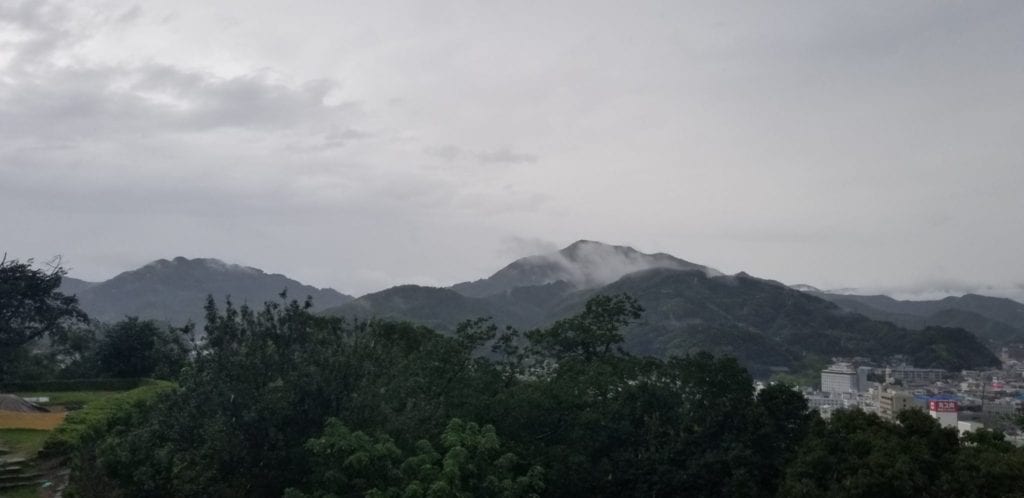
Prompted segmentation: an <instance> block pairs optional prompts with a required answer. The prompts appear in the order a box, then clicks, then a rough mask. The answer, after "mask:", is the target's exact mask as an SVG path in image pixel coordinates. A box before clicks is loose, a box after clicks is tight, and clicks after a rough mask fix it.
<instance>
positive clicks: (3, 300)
mask: <svg viewBox="0 0 1024 498" xmlns="http://www.w3.org/2000/svg"><path fill="white" fill-rule="evenodd" d="M65 274H66V272H65V270H64V269H63V268H61V267H60V266H59V264H58V265H53V266H52V267H51V268H49V269H42V268H38V267H35V266H34V265H33V261H32V260H27V261H25V262H21V261H18V260H16V259H15V260H7V259H6V256H5V257H4V258H3V260H0V381H4V380H10V379H11V378H12V377H13V376H15V375H16V374H17V368H18V367H19V365H24V364H25V363H26V362H29V363H30V362H31V353H32V351H31V350H30V349H29V346H31V345H32V344H33V343H34V342H35V341H37V340H39V339H42V338H44V337H45V338H49V339H51V340H54V341H60V340H62V339H63V338H65V337H66V336H67V334H68V332H69V331H70V330H72V329H73V328H74V327H77V326H82V325H84V324H86V323H87V321H88V316H86V314H85V312H83V311H82V310H81V309H80V308H79V307H78V300H77V299H76V298H75V297H74V296H66V295H64V294H62V293H60V292H59V291H58V290H57V289H58V288H59V287H60V283H61V279H62V278H63V276H64V275H65Z"/></svg>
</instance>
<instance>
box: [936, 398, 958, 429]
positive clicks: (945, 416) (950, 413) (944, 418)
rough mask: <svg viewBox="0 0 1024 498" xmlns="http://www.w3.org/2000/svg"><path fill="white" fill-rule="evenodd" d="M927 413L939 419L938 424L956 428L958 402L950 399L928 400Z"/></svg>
mask: <svg viewBox="0 0 1024 498" xmlns="http://www.w3.org/2000/svg"><path fill="white" fill-rule="evenodd" d="M928 414H930V415H931V416H932V417H935V419H936V420H938V421H939V425H941V426H943V427H952V428H954V429H958V424H957V422H958V421H959V418H960V403H958V402H956V401H955V400H951V399H931V400H928Z"/></svg>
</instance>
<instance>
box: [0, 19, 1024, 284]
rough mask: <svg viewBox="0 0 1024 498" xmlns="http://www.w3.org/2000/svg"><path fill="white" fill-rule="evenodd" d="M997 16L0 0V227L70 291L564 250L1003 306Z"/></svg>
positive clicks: (1012, 123) (1017, 77)
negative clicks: (165, 272)
mask: <svg viewBox="0 0 1024 498" xmlns="http://www.w3.org/2000/svg"><path fill="white" fill-rule="evenodd" d="M1022 25H1024V5H1021V4H1020V3H1019V2H1014V1H1003V2H989V3H986V4H984V5H979V4H935V3H933V2H924V1H921V2H904V3H901V4H899V5H896V6H894V5H892V4H890V3H887V2H858V3H856V4H831V5H826V4H823V3H815V2H800V1H792V2H782V3H773V4H771V5H767V4H766V5H764V6H758V5H750V4H749V3H742V2H737V3H731V2H687V3H685V4H682V3H677V2H654V1H652V2H641V3H636V4H630V5H626V4H622V3H618V2H555V3H549V4H544V5H540V4H537V5H528V4H514V5H513V4H509V5H497V4H488V3H485V4H480V3H474V2H459V1H452V2H443V3H438V2H395V3H391V2H388V3H387V5H385V4H383V3H381V4H377V3H372V4H367V3H366V2H331V3H330V5H324V4H323V3H322V2H312V1H310V2H291V3H289V5H288V8H287V9H282V8H281V5H280V4H278V3H274V2H263V1H253V2H244V3H242V2H238V3H235V2H215V3H210V2H199V1H175V2H170V1H163V0H154V1H152V2H146V3H143V4H135V3H132V2H126V1H119V0H95V1H74V2H72V1H64V0H46V1H44V0H22V1H13V2H3V3H0V176H2V178H3V181H2V182H0V231H2V232H3V233H5V234H8V236H7V237H4V240H3V243H4V249H5V250H7V251H8V252H10V253H12V254H14V255H17V256H20V257H32V256H35V257H38V258H41V259H45V258H46V257H48V256H51V255H53V254H63V255H64V256H65V261H67V262H69V264H71V265H72V266H73V267H74V268H75V272H74V273H75V274H77V275H78V276H80V277H84V278H95V279H99V278H107V277H109V276H111V275H113V274H114V273H117V272H118V271H121V270H124V269H127V268H130V267H134V266H138V265H141V264H143V263H145V262H147V261H150V260H154V259H157V258H161V257H163V258H167V257H173V256H177V255H184V256H192V257H195V256H203V257H218V258H220V259H224V260H226V261H231V262H237V263H241V264H246V265H251V266H258V267H261V268H264V269H267V270H268V271H274V272H281V273H286V274H289V275H290V276H293V277H295V278H298V279H300V280H303V281H306V282H309V283H312V284H315V285H321V286H326V285H329V286H333V287H336V288H338V289H339V290H342V291H345V292H353V293H359V292H363V291H371V290H376V289H379V288H381V287H385V286H388V285H393V284H396V283H401V282H417V283H426V284H449V283H452V282H456V281H460V280H467V279H472V278H478V277H480V276H483V275H485V274H489V273H490V272H492V271H494V270H496V269H497V268H499V267H501V266H502V265H503V264H504V263H506V262H507V261H508V259H509V258H508V256H509V251H510V250H511V251H513V252H516V251H521V250H522V247H525V245H524V244H510V242H509V241H531V242H530V244H527V245H529V246H531V247H534V246H543V247H547V248H550V247H551V246H552V245H555V246H558V245H564V244H565V243H567V242H570V241H572V240H576V239H579V238H589V239H598V240H603V241H607V242H612V243H624V244H629V245H634V246H636V247H638V248H639V249H642V250H645V251H648V252H656V251H664V252H669V253H672V254H675V255H677V256H679V257H682V258H685V259H687V260H691V261H695V262H698V263H702V264H706V265H708V266H712V267H716V268H720V269H722V270H723V271H727V272H735V271H739V270H746V271H748V272H750V273H752V274H756V275H762V276H765V277H770V278H775V279H778V280H783V281H789V282H806V283H811V284H814V285H816V286H818V287H822V288H835V287H851V286H857V287H871V288H882V289H884V288H896V287H901V288H905V287H906V286H908V285H912V284H913V283H915V282H920V283H922V285H925V284H926V283H928V282H943V281H945V282H948V281H956V282H963V286H965V287H971V288H984V287H986V286H988V287H992V288H1006V289H1014V288H1017V287H1018V286H1019V285H1020V283H1021V282H1024V270H1020V265H1019V262H1018V259H1019V254H1021V252H1022V250H1024V221H1022V217H1021V216H1020V215H1019V213H1021V212H1024V200H1022V199H1024V196H1021V195H1020V187H1021V185H1024V151H1022V149H1021V148H1020V146H1019V140H1020V136H1022V134H1024V72H1022V71H1021V68H1022V67H1024V38H1022V37H1021V36H1020V26H1022ZM546 241H550V242H546ZM512 246H516V247H517V248H515V247H513V248H512V249H510V247H512ZM517 255H522V254H517ZM908 282H909V283H908Z"/></svg>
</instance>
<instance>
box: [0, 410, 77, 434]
mask: <svg viewBox="0 0 1024 498" xmlns="http://www.w3.org/2000/svg"><path fill="white" fill-rule="evenodd" d="M66 415H67V413H66V412H56V413H21V412H9V411H0V429H42V430H47V431H48V430H53V429H54V428H56V427H57V426H58V425H60V424H61V422H63V421H64V416H66Z"/></svg>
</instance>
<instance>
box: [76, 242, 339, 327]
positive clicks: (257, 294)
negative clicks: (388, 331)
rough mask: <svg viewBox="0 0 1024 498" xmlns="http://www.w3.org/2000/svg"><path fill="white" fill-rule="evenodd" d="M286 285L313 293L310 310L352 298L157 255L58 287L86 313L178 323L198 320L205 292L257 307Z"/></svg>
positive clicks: (293, 291)
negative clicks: (100, 278) (102, 277)
mask: <svg viewBox="0 0 1024 498" xmlns="http://www.w3.org/2000/svg"><path fill="white" fill-rule="evenodd" d="M285 290H287V292H288V296H290V297H291V298H295V299H299V300H302V299H305V298H306V296H312V297H313V303H314V306H315V307H314V309H318V310H319V309H325V308H328V307H332V306H338V305H340V304H342V303H345V302H347V301H349V300H351V299H352V297H351V296H347V295H345V294H341V293H339V292H337V291H335V290H333V289H318V288H316V287H312V286H308V285H304V284H302V283H300V282H297V281H295V280H292V279H290V278H288V277H285V276H284V275H279V274H270V273H265V272H263V271H262V270H259V269H256V268H251V267H246V266H239V265H233V264H228V263H225V262H223V261H220V260H217V259H202V258H200V259H187V258H182V257H178V258H174V259H172V260H166V259H160V260H157V261H154V262H152V263H149V264H147V265H145V266H143V267H141V268H138V269H136V270H132V271H127V272H124V273H121V274H120V275H117V276H115V277H114V278H112V279H110V280H107V281H105V282H98V283H91V282H85V281H82V280H77V279H73V278H65V279H64V282H63V283H62V285H61V292H64V293H66V294H69V295H77V296H78V300H79V303H80V305H81V307H82V309H83V310H84V311H85V312H86V313H88V314H89V316H90V317H92V318H94V319H98V320H101V321H105V322H113V321H117V320H120V319H123V318H124V317H125V316H129V315H131V316H138V317H140V318H143V319H152V320H159V321H164V322H169V323H172V324H175V325H183V324H184V323H186V322H187V321H189V320H192V321H194V322H198V321H201V320H202V318H203V315H202V313H203V304H204V303H205V302H206V297H207V296H208V295H213V296H214V297H215V298H216V299H217V300H218V301H222V300H223V299H224V298H225V297H227V296H230V297H231V299H232V300H233V301H234V302H235V303H238V304H242V303H248V304H250V305H256V306H261V305H262V304H263V303H264V302H266V301H273V300H279V299H280V298H279V297H278V295H279V294H280V293H281V292H282V291H285Z"/></svg>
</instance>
